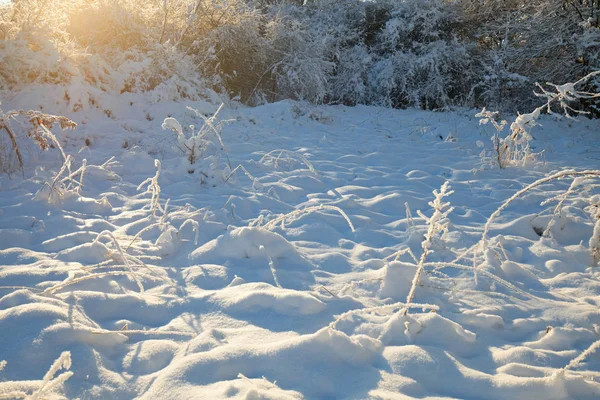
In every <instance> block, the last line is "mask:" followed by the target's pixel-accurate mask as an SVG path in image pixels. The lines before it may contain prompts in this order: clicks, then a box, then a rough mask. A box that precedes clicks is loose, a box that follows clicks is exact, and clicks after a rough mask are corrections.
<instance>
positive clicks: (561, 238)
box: [0, 88, 600, 399]
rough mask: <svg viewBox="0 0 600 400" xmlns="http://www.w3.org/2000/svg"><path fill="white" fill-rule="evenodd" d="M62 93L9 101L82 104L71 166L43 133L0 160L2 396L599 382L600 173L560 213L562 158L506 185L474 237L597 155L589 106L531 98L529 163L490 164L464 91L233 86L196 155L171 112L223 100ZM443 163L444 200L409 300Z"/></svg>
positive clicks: (520, 389)
mask: <svg viewBox="0 0 600 400" xmlns="http://www.w3.org/2000/svg"><path fill="white" fill-rule="evenodd" d="M56 90H58V89H56ZM63 97H65V96H63V95H62V93H58V92H57V93H53V92H52V89H48V88H46V89H43V90H42V89H35V88H33V89H31V91H30V92H22V93H20V94H14V95H13V96H10V97H9V98H5V99H4V100H5V101H4V104H3V105H2V108H3V109H4V110H5V111H6V110H8V109H13V108H14V109H17V108H25V109H27V108H37V106H38V104H40V105H41V104H43V105H45V107H44V110H43V111H44V112H55V113H63V114H65V115H67V116H69V117H70V118H72V119H74V120H75V121H76V122H78V124H79V126H78V128H77V129H75V130H74V131H68V132H60V131H56V132H55V133H56V135H57V136H58V138H59V141H60V142H61V143H62V145H63V147H64V150H65V153H66V154H67V155H71V157H72V158H73V164H72V166H71V171H72V172H73V176H72V178H73V180H72V181H71V180H68V179H67V180H65V181H64V183H61V181H62V180H63V178H65V177H66V176H67V175H68V173H67V172H65V171H62V174H61V175H60V177H59V178H58V179H56V176H57V173H59V171H60V169H61V166H62V156H61V154H60V152H59V151H58V149H57V148H53V149H50V150H49V151H47V152H43V153H42V152H40V151H39V149H36V148H35V146H33V145H31V146H29V147H28V148H26V149H24V153H25V155H26V159H27V167H26V168H25V173H24V178H23V177H22V176H21V174H19V173H17V174H12V176H10V177H9V176H7V175H3V176H1V177H0V185H1V187H0V207H1V209H0V361H2V360H5V361H6V365H4V363H2V364H0V369H1V371H0V398H4V397H2V396H3V395H6V396H7V397H9V398H10V393H12V395H14V396H16V395H19V393H18V392H24V393H25V394H31V393H33V392H35V391H36V390H38V391H39V390H40V388H41V391H40V393H41V396H40V398H43V397H44V396H47V397H52V396H54V395H55V396H57V397H60V396H61V395H64V396H65V397H67V398H82V399H92V398H106V399H131V398H135V397H139V398H144V399H188V398H189V399H219V398H246V399H259V398H261V399H262V398H269V399H285V398H290V399H299V398H307V399H333V398H340V399H363V398H397V399H400V398H402V399H404V398H419V399H421V398H429V399H434V398H435V399H441V398H458V399H534V398H535V399H598V398H600V355H599V354H598V353H590V354H589V355H588V354H585V357H579V356H580V355H581V354H582V353H583V352H584V351H585V350H586V349H588V347H589V346H590V345H592V344H593V343H594V342H596V341H598V340H599V339H600V279H599V278H600V273H599V272H598V270H597V269H596V268H594V267H593V259H592V256H591V253H590V248H589V239H590V237H591V236H592V233H593V226H594V221H593V218H591V217H590V213H593V210H591V209H590V208H589V207H588V206H589V204H590V203H589V201H588V200H589V199H590V198H591V199H592V200H594V198H593V197H592V196H593V195H594V194H596V193H598V191H597V190H596V187H595V186H594V185H593V184H592V183H593V181H580V182H578V183H579V185H578V186H576V187H575V191H574V193H572V194H571V196H569V197H568V198H567V200H566V201H565V203H564V204H563V207H562V211H561V213H560V214H559V215H558V216H557V218H556V220H555V221H554V222H553V223H552V227H551V229H550V235H544V236H543V237H541V236H540V234H541V233H542V232H543V231H544V229H545V228H546V226H547V225H548V223H549V222H550V221H551V219H552V213H553V211H554V209H555V207H556V204H557V202H558V201H554V202H551V203H548V204H546V205H540V204H541V203H542V202H543V201H544V200H546V199H549V198H552V197H555V196H559V195H561V194H562V193H564V192H565V191H566V190H567V189H569V186H570V183H571V181H570V180H568V179H565V180H560V181H553V182H549V183H546V184H543V185H541V186H539V187H536V188H534V189H532V190H530V191H528V192H527V193H525V194H524V195H523V196H521V197H520V198H518V199H516V200H515V201H514V202H513V203H511V204H510V205H509V206H508V207H507V208H506V209H505V210H503V211H502V212H501V213H500V214H499V216H498V217H497V218H496V219H495V220H493V221H492V223H491V225H490V232H489V234H488V235H487V239H486V241H485V245H484V246H483V248H482V246H480V247H478V248H477V251H476V255H477V256H476V257H475V260H474V256H473V252H469V253H468V254H466V255H465V256H463V257H461V255H462V254H464V253H465V251H467V250H468V249H469V248H471V247H472V246H473V245H475V244H477V243H478V242H479V241H480V239H481V238H482V234H483V230H484V226H485V224H486V221H487V220H488V218H489V217H490V215H492V213H494V211H496V209H498V208H499V207H500V206H501V205H502V204H503V203H504V201H505V200H507V199H508V198H510V197H511V196H512V195H513V194H515V193H516V192H517V191H518V190H520V189H522V188H523V187H525V186H526V185H528V184H530V183H532V182H534V181H536V180H538V179H540V178H543V177H545V176H548V175H550V174H552V173H556V172H559V171H563V170H566V169H576V170H580V171H581V170H592V169H600V147H598V144H597V143H598V139H599V136H598V134H599V132H600V124H599V123H598V122H597V121H589V120H586V119H584V120H581V121H580V122H575V123H573V122H571V121H568V120H560V121H555V120H552V119H551V118H549V117H545V118H542V120H541V123H542V125H543V126H538V127H536V128H534V129H533V131H532V133H533V136H534V137H535V138H536V140H535V141H534V142H533V146H534V147H535V149H534V151H537V152H541V151H543V154H542V155H541V157H540V159H539V161H538V162H537V163H535V164H533V165H529V166H527V167H510V168H507V169H504V170H501V169H499V168H497V167H496V166H494V165H493V154H491V153H489V154H488V155H487V156H485V157H483V158H482V156H481V154H480V153H481V152H482V148H481V146H482V145H483V146H484V147H483V148H484V149H491V141H490V139H489V138H490V136H491V135H492V132H491V131H490V130H489V129H488V128H489V127H488V126H480V125H479V123H478V120H477V119H476V118H474V117H473V115H474V114H475V111H464V112H455V113H434V112H423V111H416V110H406V111H401V110H390V109H383V108H375V107H362V106H361V107H354V108H348V107H341V106H339V107H334V106H331V107H314V106H309V105H304V104H298V103H293V102H281V103H276V104H271V105H267V106H263V107H258V108H241V107H240V108H235V107H227V106H226V107H224V108H223V109H222V110H221V111H220V112H219V114H218V115H217V117H216V118H215V120H214V121H213V122H214V123H215V124H217V123H218V122H219V121H225V122H223V123H222V124H220V125H218V126H216V128H217V130H218V131H220V133H221V139H222V142H223V144H224V145H225V149H221V144H220V143H219V141H218V140H217V138H216V135H214V131H212V130H210V129H206V130H205V131H204V132H205V133H206V136H205V137H204V138H205V139H208V138H209V137H211V138H212V139H211V140H210V142H206V143H204V142H203V143H204V144H206V146H205V147H204V149H203V151H205V153H203V154H201V155H198V154H197V153H196V156H197V157H198V158H199V161H198V162H197V163H196V164H195V165H190V164H189V161H188V158H187V157H186V154H184V151H183V150H182V149H183V148H184V147H183V146H184V145H187V146H193V143H192V141H190V140H187V141H186V140H185V138H183V137H181V138H179V139H178V137H177V134H176V133H175V132H174V131H171V130H163V129H162V128H161V126H162V125H163V120H164V119H165V118H167V117H172V118H175V119H176V120H178V121H179V122H180V123H181V125H182V126H183V127H184V128H183V131H184V132H183V134H184V136H187V137H188V138H189V137H190V135H191V132H192V130H191V129H190V128H189V125H191V124H193V125H195V128H194V132H197V131H198V130H199V129H200V128H201V127H202V126H203V125H204V122H203V119H202V118H201V117H200V116H199V115H196V114H195V113H194V112H192V111H191V110H187V109H186V106H188V105H189V106H192V107H194V108H196V109H197V110H199V112H200V113H201V114H203V115H205V116H207V117H210V116H211V115H212V114H214V113H215V111H216V110H217V106H215V105H213V104H210V103H199V102H198V103H190V104H183V103H179V104H177V103H164V102H163V103H158V104H151V102H150V101H148V100H145V99H144V98H141V97H139V96H138V97H134V96H132V97H125V95H124V96H122V97H118V98H97V99H95V101H93V102H91V104H93V106H91V107H90V106H85V107H83V108H82V109H81V110H79V111H77V112H72V111H71V110H72V104H70V105H69V107H67V105H66V104H67V103H65V102H66V99H63ZM55 98H60V99H61V100H60V101H59V102H54V101H52V100H51V99H55ZM70 98H71V99H73V96H72V95H71V96H70ZM70 101H71V102H72V100H70ZM55 103H56V105H55ZM88 103H90V102H89V101H88ZM109 117H110V118H109ZM169 121H170V122H169V123H167V124H166V127H173V128H175V127H176V124H175V123H174V120H169ZM0 134H3V132H0ZM190 143H192V144H190ZM198 150H200V147H198ZM84 159H85V160H86V167H85V171H84V173H83V178H82V174H81V173H77V170H78V169H79V168H80V167H81V166H82V163H83V160H84ZM155 160H159V163H157V162H156V161H155ZM238 165H241V166H242V167H243V168H241V167H240V168H238V169H237V170H236V171H235V172H234V173H233V174H232V173H231V171H232V170H234V169H235V168H236V167H237V166H238ZM157 170H160V171H159V174H157ZM152 177H157V179H155V180H154V181H147V179H148V178H152ZM445 182H449V185H450V187H449V190H452V191H453V193H452V194H451V195H449V196H447V197H445V198H444V199H443V202H450V203H451V206H453V207H454V209H453V210H452V211H451V212H450V213H449V214H448V217H447V219H442V220H441V221H439V222H438V226H437V227H438V228H443V225H444V224H446V223H447V231H444V229H442V232H439V233H437V234H434V235H433V237H432V240H431V249H432V250H433V251H432V252H431V251H430V252H429V253H428V254H427V257H426V259H425V260H424V261H425V264H424V270H423V273H422V275H421V276H420V279H419V280H418V283H419V284H418V285H417V286H416V291H415V293H414V294H415V296H414V299H413V304H412V305H411V307H410V308H409V311H408V314H406V312H405V305H404V303H406V301H407V296H408V295H409V291H410V289H411V285H412V283H413V280H414V277H415V273H416V271H417V267H416V264H418V261H419V259H420V258H421V255H422V253H423V248H422V243H423V241H424V240H425V239H424V237H425V234H426V233H427V231H428V229H429V227H428V225H427V224H426V219H425V218H423V217H427V218H430V217H431V216H432V214H433V212H434V211H433V210H432V206H431V205H430V204H429V203H430V202H431V201H432V200H434V197H435V196H434V194H433V193H432V192H433V191H434V190H437V191H438V192H439V190H440V188H441V187H442V185H443V184H444V183H445ZM79 183H81V187H80V188H79ZM142 183H144V185H142V187H139V186H140V184H142ZM156 183H157V184H158V186H157V185H156ZM68 185H71V186H70V188H69V189H68V190H67V186H68ZM159 187H160V191H159ZM153 196H154V200H155V201H154V202H153V201H152V198H153ZM557 200H560V198H558V199H557ZM596 201H597V199H596ZM167 202H168V204H167ZM321 206H322V207H321ZM336 207H337V208H336ZM305 209H312V210H313V212H311V213H308V212H305V213H302V212H299V213H296V214H293V215H291V216H289V217H288V218H286V219H281V218H280V219H279V220H277V218H278V217H279V216H280V215H283V214H289V213H292V212H294V211H297V210H305ZM447 209H448V208H447V207H446V210H447ZM418 210H420V211H421V212H422V214H418V212H417V211H418ZM346 217H347V218H348V220H347V219H346ZM270 221H273V223H270ZM407 249H410V250H411V252H412V253H413V255H414V258H413V255H411V254H410V252H408V251H407ZM415 259H416V260H415ZM456 264H460V265H462V266H463V267H459V265H456ZM451 266H454V267H453V268H451ZM473 266H475V269H476V271H474V270H473ZM592 350H593V349H592ZM65 351H68V352H70V361H69V354H65V355H63V358H62V359H61V360H60V362H59V363H58V364H55V366H54V367H55V368H51V366H52V364H53V362H54V361H55V360H56V359H58V358H59V356H60V355H61V353H63V352H65ZM577 357H579V359H578V358H577ZM572 360H575V362H573V363H571V361H572ZM580 360H581V362H579V361H580ZM570 363H571V364H570ZM3 365H4V367H3V368H2V366H3ZM567 365H569V367H568V368H567V370H566V371H565V370H563V368H564V367H566V366H567ZM61 366H62V367H64V368H62V369H61V368H60V367H61ZM49 369H50V370H51V371H50V372H51V374H48V375H47V376H46V378H47V379H46V380H45V383H43V381H42V379H44V377H45V374H46V372H47V371H48V370H49ZM65 369H68V370H70V371H72V376H70V373H65ZM61 373H62V374H63V375H61ZM57 377H59V378H58V379H59V380H64V379H67V378H68V379H67V380H66V382H65V383H64V386H61V385H60V384H59V383H60V382H58V381H55V380H52V379H57ZM54 383H57V385H54ZM54 386H55V387H54ZM22 394H23V393H21V395H22Z"/></svg>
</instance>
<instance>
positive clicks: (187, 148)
mask: <svg viewBox="0 0 600 400" xmlns="http://www.w3.org/2000/svg"><path fill="white" fill-rule="evenodd" d="M222 108H223V104H221V105H220V106H219V108H218V109H217V111H215V113H214V114H213V115H212V116H211V117H206V116H204V115H203V114H202V113H201V112H200V111H198V110H195V109H193V108H191V107H188V109H189V110H190V111H193V112H194V113H195V114H196V116H198V117H200V118H202V120H203V122H204V123H203V124H202V127H201V128H200V129H199V130H198V131H197V132H195V133H194V127H193V126H191V127H190V128H191V130H192V135H191V136H190V137H186V135H185V133H184V131H183V128H182V126H181V124H180V123H179V121H177V120H176V119H175V118H166V119H165V120H164V121H163V124H162V128H163V129H165V130H171V131H173V132H175V133H176V134H177V144H178V145H179V146H180V148H181V149H182V151H184V152H185V154H186V157H187V160H188V162H189V163H190V165H194V164H196V163H197V162H198V161H199V160H201V159H203V158H205V157H206V156H207V155H212V156H213V157H216V159H215V160H213V161H218V159H219V158H220V156H221V154H224V155H225V157H226V158H227V164H228V166H229V169H231V163H230V162H229V156H228V154H227V149H226V147H225V144H224V143H223V138H222V136H221V132H222V131H223V126H224V125H225V124H226V123H228V122H230V121H229V120H221V121H218V120H217V117H218V115H219V112H220V111H221V109H222ZM214 165H216V164H214V162H213V166H214Z"/></svg>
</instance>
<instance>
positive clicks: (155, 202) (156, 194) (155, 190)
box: [137, 160, 164, 217]
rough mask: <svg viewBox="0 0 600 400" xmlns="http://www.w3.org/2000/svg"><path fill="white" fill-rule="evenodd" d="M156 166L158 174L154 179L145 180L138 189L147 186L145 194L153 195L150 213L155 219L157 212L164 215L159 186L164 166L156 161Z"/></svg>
mask: <svg viewBox="0 0 600 400" xmlns="http://www.w3.org/2000/svg"><path fill="white" fill-rule="evenodd" d="M154 166H155V167H156V174H154V176H153V177H151V178H147V179H146V180H144V181H143V182H142V183H140V185H139V186H138V187H137V190H138V191H139V190H142V188H143V187H144V185H146V191H145V192H144V193H150V194H151V195H152V198H151V199H150V211H151V212H152V216H153V217H154V216H156V211H161V212H163V213H164V209H163V208H162V207H161V205H160V185H159V184H158V178H159V177H160V170H161V168H162V164H161V163H160V161H159V160H154Z"/></svg>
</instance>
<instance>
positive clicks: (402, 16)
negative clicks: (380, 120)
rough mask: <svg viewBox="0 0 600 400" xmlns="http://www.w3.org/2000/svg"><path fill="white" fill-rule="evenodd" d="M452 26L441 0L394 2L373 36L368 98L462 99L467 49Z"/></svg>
mask: <svg viewBox="0 0 600 400" xmlns="http://www.w3.org/2000/svg"><path fill="white" fill-rule="evenodd" d="M454 31H455V24H454V23H453V17H452V10H451V9H450V8H449V7H447V6H446V3H445V2H443V1H437V0H435V1H410V2H397V3H395V4H394V7H393V8H391V9H390V17H389V19H388V21H387V22H386V24H385V27H384V28H383V29H382V31H381V32H380V33H379V34H378V35H377V39H376V40H377V44H376V51H375V53H376V54H377V55H378V59H377V61H375V63H374V66H373V71H372V74H371V75H372V77H371V81H372V83H371V93H372V95H371V99H372V102H375V103H383V104H386V105H391V106H394V107H405V106H416V107H422V108H439V107H444V106H447V105H451V104H452V103H464V101H465V97H466V96H467V94H468V93H469V89H470V82H469V81H468V66H469V53H468V51H467V48H466V47H465V46H464V45H463V44H462V43H460V42H459V41H458V40H457V38H456V37H455V36H454V33H453V32H454ZM465 72H466V73H465Z"/></svg>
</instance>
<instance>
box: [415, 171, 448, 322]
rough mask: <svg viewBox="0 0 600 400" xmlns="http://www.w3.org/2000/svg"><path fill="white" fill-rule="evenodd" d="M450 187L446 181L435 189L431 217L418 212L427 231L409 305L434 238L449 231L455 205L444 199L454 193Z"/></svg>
mask: <svg viewBox="0 0 600 400" xmlns="http://www.w3.org/2000/svg"><path fill="white" fill-rule="evenodd" d="M449 189H450V184H449V183H448V181H446V182H444V184H443V185H442V187H441V188H440V191H439V192H438V191H437V190H434V191H433V195H434V196H435V198H434V199H433V201H431V202H430V203H429V205H430V206H431V207H432V208H433V215H432V216H431V217H430V218H428V217H426V216H425V215H424V214H423V213H422V212H421V211H417V214H419V216H420V217H421V218H423V219H424V220H425V222H426V223H427V233H425V240H423V242H422V243H421V247H422V248H423V253H422V254H421V258H420V259H419V263H418V264H417V271H416V272H415V276H414V278H413V281H412V285H411V287H410V291H409V292H408V296H407V297H406V304H408V305H410V304H411V303H412V302H413V300H414V298H415V291H416V290H417V286H419V283H420V280H421V275H422V274H423V269H424V267H425V261H426V260H427V256H428V255H429V254H430V253H432V252H433V248H432V244H433V242H434V239H435V238H436V237H438V236H440V235H441V234H444V233H445V232H447V231H448V220H447V218H448V215H449V214H450V213H451V212H452V210H454V207H450V203H446V202H444V201H443V200H444V198H445V197H447V196H450V195H451V194H452V193H454V192H453V191H451V190H449ZM405 314H408V307H407V308H406V310H405Z"/></svg>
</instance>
